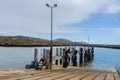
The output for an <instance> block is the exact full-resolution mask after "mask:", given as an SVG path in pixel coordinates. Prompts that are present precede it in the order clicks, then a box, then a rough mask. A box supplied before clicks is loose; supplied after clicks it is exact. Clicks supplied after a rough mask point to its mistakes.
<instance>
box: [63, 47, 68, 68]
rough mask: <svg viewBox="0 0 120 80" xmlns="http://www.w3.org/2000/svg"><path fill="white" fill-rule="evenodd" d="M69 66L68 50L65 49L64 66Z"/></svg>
mask: <svg viewBox="0 0 120 80" xmlns="http://www.w3.org/2000/svg"><path fill="white" fill-rule="evenodd" d="M67 66H68V51H66V49H63V68H67Z"/></svg>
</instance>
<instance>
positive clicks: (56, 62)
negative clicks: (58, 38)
mask: <svg viewBox="0 0 120 80" xmlns="http://www.w3.org/2000/svg"><path fill="white" fill-rule="evenodd" d="M56 56H58V48H56ZM55 64H56V65H58V59H56V60H55Z"/></svg>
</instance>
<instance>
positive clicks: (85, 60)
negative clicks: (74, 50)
mask: <svg viewBox="0 0 120 80" xmlns="http://www.w3.org/2000/svg"><path fill="white" fill-rule="evenodd" d="M87 53H88V51H87V49H85V53H84V63H86V62H87Z"/></svg>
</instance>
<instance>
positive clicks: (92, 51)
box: [91, 47, 94, 60]
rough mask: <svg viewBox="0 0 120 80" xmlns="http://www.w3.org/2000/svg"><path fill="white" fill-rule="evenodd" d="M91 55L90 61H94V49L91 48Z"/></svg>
mask: <svg viewBox="0 0 120 80" xmlns="http://www.w3.org/2000/svg"><path fill="white" fill-rule="evenodd" d="M91 53H92V60H93V59H94V47H92V50H91Z"/></svg>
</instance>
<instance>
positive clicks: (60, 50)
mask: <svg viewBox="0 0 120 80" xmlns="http://www.w3.org/2000/svg"><path fill="white" fill-rule="evenodd" d="M60 56H62V58H63V54H62V48H60ZM62 58H60V65H62Z"/></svg>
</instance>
